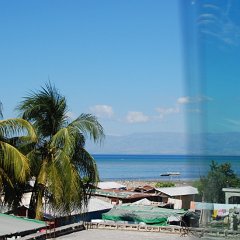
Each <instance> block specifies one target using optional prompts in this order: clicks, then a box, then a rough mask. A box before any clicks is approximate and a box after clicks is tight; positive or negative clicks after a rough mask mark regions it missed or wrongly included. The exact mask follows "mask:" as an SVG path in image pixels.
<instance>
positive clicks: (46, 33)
mask: <svg viewBox="0 0 240 240" xmlns="http://www.w3.org/2000/svg"><path fill="white" fill-rule="evenodd" d="M178 7H179V6H178V1H176V0H170V1H169V0H168V1H157V0H156V1H150V2H149V1H145V0H142V1H137V0H136V1H135V0H131V1H111V0H109V1H108V0H102V1H97V0H96V1H94V0H91V1H74V0H71V1H59V0H58V1H54V0H53V1H26V0H25V1H24V0H23V1H1V2H0V11H1V14H0V29H1V44H0V52H1V54H0V64H1V71H0V79H1V102H2V103H3V107H4V109H3V110H4V112H3V113H4V117H5V118H9V117H14V116H16V114H17V113H16V112H14V108H15V107H16V105H17V103H18V102H19V101H21V99H22V97H24V96H26V94H27V93H28V92H29V91H31V90H37V89H39V88H40V86H44V84H45V83H46V82H47V81H48V79H50V81H51V82H52V83H54V84H55V86H56V87H57V88H58V89H59V90H60V92H61V93H62V94H63V95H65V96H66V98H67V100H68V105H69V115H70V116H72V117H76V116H78V115H79V114H80V113H82V112H84V113H87V112H90V113H93V114H95V115H97V116H98V117H99V120H100V122H101V123H102V125H103V126H104V128H105V131H106V133H107V134H113V135H114V134H116V135H122V134H128V133H133V132H155V131H184V121H183V119H184V115H183V113H182V109H180V108H181V106H180V105H181V104H179V103H177V101H178V98H180V97H183V96H184V93H183V91H184V84H183V65H182V42H181V41H182V39H181V37H182V36H181V22H180V15H179V14H180V12H179V8H178Z"/></svg>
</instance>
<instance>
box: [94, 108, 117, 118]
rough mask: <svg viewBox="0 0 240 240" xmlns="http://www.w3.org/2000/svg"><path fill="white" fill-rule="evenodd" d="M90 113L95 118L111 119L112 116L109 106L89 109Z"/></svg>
mask: <svg viewBox="0 0 240 240" xmlns="http://www.w3.org/2000/svg"><path fill="white" fill-rule="evenodd" d="M90 111H91V112H92V113H93V114H94V115H96V116H97V117H102V118H111V117H112V116H113V114H114V112H113V109H112V107H111V106H108V105H95V106H93V107H90Z"/></svg>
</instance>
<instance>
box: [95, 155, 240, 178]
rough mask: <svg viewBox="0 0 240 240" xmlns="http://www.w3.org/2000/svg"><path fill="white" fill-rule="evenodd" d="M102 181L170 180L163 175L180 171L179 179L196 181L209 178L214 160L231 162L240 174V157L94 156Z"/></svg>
mask: <svg viewBox="0 0 240 240" xmlns="http://www.w3.org/2000/svg"><path fill="white" fill-rule="evenodd" d="M93 156H94V158H95V160H96V162H97V165H98V170H99V174H100V179H101V180H120V179H125V180H131V179H132V180H161V179H162V180H170V178H169V177H161V176H160V174H161V173H165V172H180V176H178V177H172V179H176V180H193V179H198V178H199V177H200V176H202V175H205V174H206V173H207V172H208V170H209V164H210V163H211V161H212V160H214V161H216V162H218V163H224V162H229V163H231V166H232V169H233V170H234V171H235V173H237V174H238V175H240V156H188V155H186V156H183V155H93Z"/></svg>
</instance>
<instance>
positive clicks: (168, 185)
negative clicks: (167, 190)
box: [155, 182, 175, 188]
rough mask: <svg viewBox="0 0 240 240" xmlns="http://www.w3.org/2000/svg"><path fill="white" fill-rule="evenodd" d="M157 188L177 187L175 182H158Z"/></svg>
mask: <svg viewBox="0 0 240 240" xmlns="http://www.w3.org/2000/svg"><path fill="white" fill-rule="evenodd" d="M155 187H156V188H162V187H175V183H173V182H157V183H156V184H155Z"/></svg>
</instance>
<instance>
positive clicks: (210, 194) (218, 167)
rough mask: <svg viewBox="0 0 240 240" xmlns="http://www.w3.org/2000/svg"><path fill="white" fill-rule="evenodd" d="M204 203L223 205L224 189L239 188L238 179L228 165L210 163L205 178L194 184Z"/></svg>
mask: <svg viewBox="0 0 240 240" xmlns="http://www.w3.org/2000/svg"><path fill="white" fill-rule="evenodd" d="M195 186H196V187H197V188H198V190H199V193H200V194H201V196H202V199H203V201H205V202H214V203H225V195H224V192H223V191H222V189H223V188H225V187H240V178H239V177H238V176H237V175H236V174H235V173H234V171H233V170H232V169H231V164H230V163H222V164H218V163H216V162H215V161H212V163H211V164H210V170H209V172H208V174H207V175H206V176H203V177H201V178H200V180H199V181H198V182H196V183H195Z"/></svg>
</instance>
